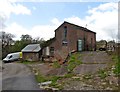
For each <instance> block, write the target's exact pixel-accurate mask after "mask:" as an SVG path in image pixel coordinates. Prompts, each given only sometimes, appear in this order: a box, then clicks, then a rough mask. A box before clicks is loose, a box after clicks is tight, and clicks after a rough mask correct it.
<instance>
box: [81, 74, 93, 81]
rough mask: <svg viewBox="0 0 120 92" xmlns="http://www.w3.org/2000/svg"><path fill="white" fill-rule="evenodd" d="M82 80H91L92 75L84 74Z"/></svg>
mask: <svg viewBox="0 0 120 92" xmlns="http://www.w3.org/2000/svg"><path fill="white" fill-rule="evenodd" d="M83 78H84V79H87V80H88V79H91V78H92V75H91V74H86V75H84V76H83Z"/></svg>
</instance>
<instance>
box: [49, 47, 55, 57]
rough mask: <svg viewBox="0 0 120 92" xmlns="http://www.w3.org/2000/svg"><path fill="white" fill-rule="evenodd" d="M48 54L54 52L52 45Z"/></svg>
mask: <svg viewBox="0 0 120 92" xmlns="http://www.w3.org/2000/svg"><path fill="white" fill-rule="evenodd" d="M50 54H51V55H53V54H54V47H50Z"/></svg>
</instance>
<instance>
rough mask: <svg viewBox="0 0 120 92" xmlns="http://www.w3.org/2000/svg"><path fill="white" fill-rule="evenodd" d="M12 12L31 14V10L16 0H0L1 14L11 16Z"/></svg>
mask: <svg viewBox="0 0 120 92" xmlns="http://www.w3.org/2000/svg"><path fill="white" fill-rule="evenodd" d="M12 13H13V14H16V15H17V14H22V15H24V14H27V15H30V14H31V10H29V9H28V8H27V7H25V6H23V5H21V4H16V3H15V2H10V1H8V0H0V16H2V17H7V18H9V17H10V15H11V14H12Z"/></svg>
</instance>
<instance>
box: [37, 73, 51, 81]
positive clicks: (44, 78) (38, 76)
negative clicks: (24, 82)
mask: <svg viewBox="0 0 120 92" xmlns="http://www.w3.org/2000/svg"><path fill="white" fill-rule="evenodd" d="M35 78H36V80H37V82H46V81H48V80H49V79H48V78H46V77H45V76H42V75H41V74H38V75H36V76H35Z"/></svg>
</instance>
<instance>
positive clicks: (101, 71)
mask: <svg viewBox="0 0 120 92" xmlns="http://www.w3.org/2000/svg"><path fill="white" fill-rule="evenodd" d="M98 73H99V77H100V78H102V79H104V78H105V77H107V76H108V74H107V72H106V71H105V70H102V69H101V70H99V71H98Z"/></svg>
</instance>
